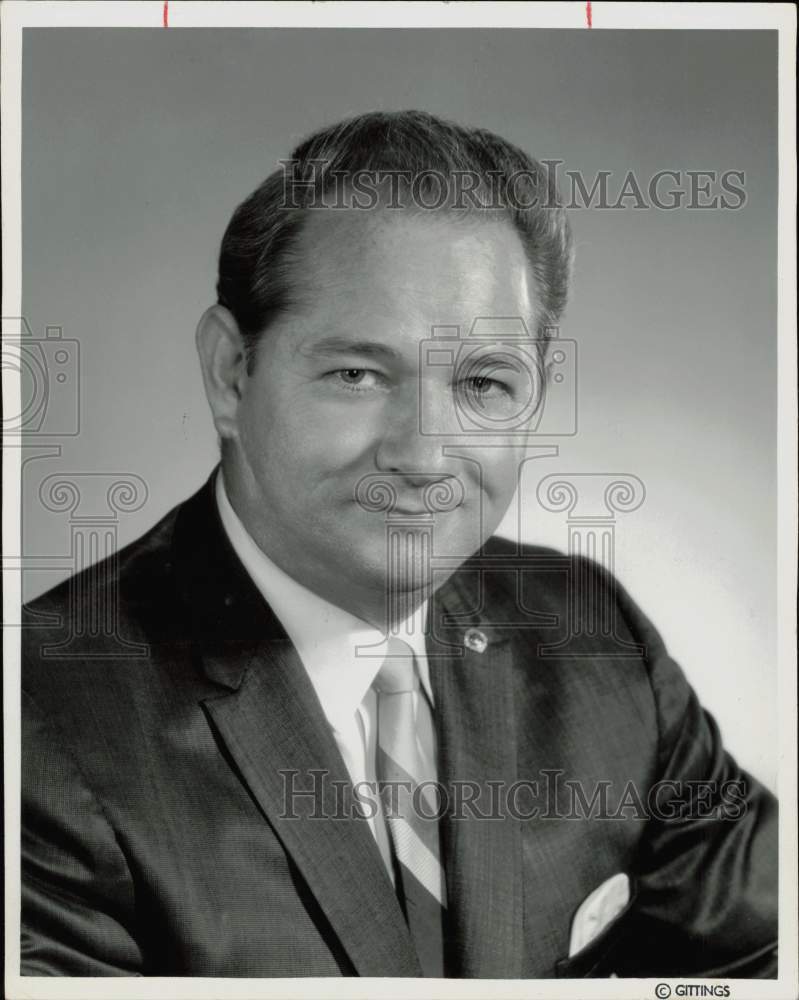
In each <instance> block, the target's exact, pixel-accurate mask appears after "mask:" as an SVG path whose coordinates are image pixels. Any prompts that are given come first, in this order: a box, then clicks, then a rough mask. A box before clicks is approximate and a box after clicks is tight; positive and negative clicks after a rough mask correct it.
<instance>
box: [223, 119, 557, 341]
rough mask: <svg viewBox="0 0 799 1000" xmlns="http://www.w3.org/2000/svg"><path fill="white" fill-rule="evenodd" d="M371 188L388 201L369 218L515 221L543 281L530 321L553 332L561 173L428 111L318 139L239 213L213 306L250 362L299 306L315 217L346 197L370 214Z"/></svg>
mask: <svg viewBox="0 0 799 1000" xmlns="http://www.w3.org/2000/svg"><path fill="white" fill-rule="evenodd" d="M365 180H366V181H376V184H375V185H374V186H373V188H372V190H373V192H375V191H379V192H380V194H379V201H378V199H377V198H376V197H375V195H374V193H373V195H372V201H373V202H374V201H378V204H376V205H375V204H371V205H370V206H369V207H379V208H382V209H387V210H388V211H389V212H390V211H392V210H394V211H396V210H410V211H418V212H425V211H434V212H436V213H442V212H446V213H451V214H456V215H459V216H466V215H468V216H475V215H476V216H478V217H479V216H480V215H481V214H482V215H484V216H485V217H486V218H487V219H488V218H490V219H492V220H493V221H496V219H497V218H498V217H499V218H506V219H508V220H509V221H510V222H511V223H512V224H513V226H514V227H515V229H516V231H517V232H518V234H519V237H520V238H521V242H522V245H523V246H524V249H525V252H526V255H527V259H528V261H529V263H530V268H531V272H532V274H533V277H534V281H535V291H536V299H537V304H538V312H537V315H536V316H535V317H527V318H526V319H527V321H528V322H529V321H532V322H533V323H534V324H535V325H536V327H537V328H538V330H539V331H542V330H543V331H545V330H546V328H547V327H551V326H555V325H556V324H557V322H558V320H559V318H560V316H561V314H562V312H563V309H564V307H565V305H566V298H567V294H568V287H569V278H570V272H571V257H572V247H571V234H570V229H569V223H568V220H567V217H566V211H565V209H564V208H563V207H562V204H561V203H560V199H559V196H558V192H557V189H556V185H555V179H554V176H553V172H552V171H550V170H548V169H546V168H545V167H544V166H543V165H542V164H541V163H539V162H538V161H537V160H535V159H533V157H531V156H528V154H527V153H525V152H524V151H523V150H521V149H520V148H519V147H518V146H515V145H513V144H512V143H510V142H508V141H507V140H506V139H503V138H502V137H501V136H498V135H495V134H494V133H493V132H489V131H488V130H486V129H478V128H466V127H464V126H461V125H457V124H455V123H453V122H449V121H445V120H444V119H441V118H437V117H435V116H434V115H431V114H428V113H427V112H423V111H396V112H369V113H367V114H363V115H359V116H358V117H356V118H351V119H348V120H347V121H343V122H339V123H338V124H335V125H331V126H329V127H328V128H325V129H322V130H321V131H319V132H316V133H314V134H313V135H312V136H310V137H309V138H308V139H306V140H305V141H304V142H302V143H301V144H300V145H299V146H298V147H297V148H296V149H295V150H294V152H293V153H292V155H291V158H290V159H289V160H288V161H285V162H284V163H283V165H282V166H281V167H280V168H279V169H278V170H276V171H275V172H274V173H272V174H270V175H269V177H267V178H266V180H265V181H264V182H263V183H262V184H261V185H260V187H258V188H257V189H256V190H255V191H254V192H253V193H252V194H251V195H250V196H249V197H248V198H247V199H246V200H245V201H243V202H242V203H241V204H240V205H239V206H238V208H237V209H236V211H235V212H234V213H233V217H232V219H231V220H230V223H229V224H228V227H227V230H226V231H225V235H224V237H223V239H222V246H221V250H220V255H219V277H218V282H217V296H218V301H219V303H220V304H221V305H223V306H225V307H226V308H228V309H229V310H230V311H231V313H232V314H233V316H234V317H235V319H236V322H237V323H238V325H239V328H240V330H241V332H242V335H243V337H244V339H245V343H246V345H247V350H248V356H249V357H250V359H252V357H253V356H254V349H255V346H256V344H257V341H258V338H259V337H260V335H261V334H262V333H263V332H264V331H265V330H266V329H267V328H268V326H269V324H270V322H271V321H272V320H273V319H274V318H275V317H276V316H278V315H280V314H281V313H283V312H285V311H286V310H289V309H291V307H292V306H293V305H296V304H297V300H296V299H295V295H294V289H293V286H292V281H291V275H292V268H293V267H295V266H300V267H301V266H302V262H301V261H300V260H299V253H298V246H297V244H298V237H299V235H300V232H301V230H302V226H303V223H304V221H305V219H306V218H307V214H308V212H309V211H313V210H316V209H319V208H322V209H324V208H329V209H330V210H332V211H335V210H336V209H337V208H341V207H345V206H344V205H342V204H341V201H340V199H341V195H342V191H343V190H346V191H347V192H348V197H349V198H350V202H348V203H347V205H349V204H352V205H354V207H361V208H363V207H364V205H365V204H368V202H364V201H363V199H362V198H359V197H358V196H357V191H358V190H359V187H358V185H359V183H360V184H361V185H363V184H364V181H365ZM442 185H443V187H442ZM387 186H388V187H389V188H390V189H391V192H392V193H391V194H390V196H389V197H390V199H394V200H393V201H392V200H389V199H388V198H387V197H386V195H385V191H386V188H387ZM361 189H362V188H361ZM442 190H444V194H445V196H444V197H443V198H442ZM332 206H335V207H332ZM543 335H546V334H545V333H544V334H543Z"/></svg>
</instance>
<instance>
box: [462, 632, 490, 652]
mask: <svg viewBox="0 0 799 1000" xmlns="http://www.w3.org/2000/svg"><path fill="white" fill-rule="evenodd" d="M463 645H464V646H465V647H466V648H467V649H471V651H472V652H473V653H484V652H485V648H486V646H487V645H488V639H486V636H485V632H481V631H480V629H479V628H467V629H466V634H465V635H464V637H463Z"/></svg>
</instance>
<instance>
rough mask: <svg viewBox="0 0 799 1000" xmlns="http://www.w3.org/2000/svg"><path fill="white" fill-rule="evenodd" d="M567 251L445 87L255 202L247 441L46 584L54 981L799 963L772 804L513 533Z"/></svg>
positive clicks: (582, 563)
mask: <svg viewBox="0 0 799 1000" xmlns="http://www.w3.org/2000/svg"><path fill="white" fill-rule="evenodd" d="M442 190H443V192H444V194H443V196H442ZM569 262H570V237H569V230H568V224H567V221H566V217H565V213H564V211H563V209H562V208H561V207H560V206H559V204H558V202H557V197H556V192H555V191H554V188H553V186H552V184H551V182H550V178H548V177H547V175H546V171H544V170H543V169H542V168H541V166H540V164H538V163H536V161H534V160H532V159H531V158H529V157H528V156H527V155H526V154H525V153H523V152H522V151H520V150H518V149H517V148H516V147H514V146H512V145H511V144H509V143H507V142H506V141H505V140H503V139H501V138H499V137H497V136H495V135H492V134H490V133H487V132H483V131H477V130H469V129H465V128H461V127H459V126H455V125H452V124H450V123H447V122H444V121H441V120H440V119H436V118H434V117H432V116H430V115H426V114H422V113H418V112H403V113H394V114H370V115H364V116H361V117H360V118H357V119H354V120H352V121H350V122H346V123H342V124H339V125H337V126H334V127H331V128H329V129H326V130H324V131H323V132H320V133H318V134H317V135H315V136H313V137H312V138H311V139H309V140H308V141H307V142H305V143H304V144H303V145H302V146H300V147H299V148H298V149H297V150H296V151H295V153H294V157H293V161H292V163H291V165H290V170H288V171H286V170H282V171H279V172H277V173H276V174H274V175H272V176H270V177H269V178H267V180H266V181H265V182H264V184H263V185H262V186H261V187H260V188H259V189H258V190H257V191H256V192H255V193H254V194H253V195H251V196H250V197H249V198H248V199H247V200H246V201H245V202H244V203H243V204H242V205H241V206H239V208H238V209H237V210H236V213H235V214H234V216H233V219H232V220H231V223H230V225H229V227H228V230H227V232H226V234H225V237H224V239H223V243H222V251H221V254H220V269H219V283H218V302H217V304H216V305H214V306H213V307H211V308H210V309H209V310H208V311H207V312H206V313H205V315H204V316H203V318H202V319H201V321H200V325H199V328H198V333H197V344H198V350H199V355H200V360H201V365H202V372H203V378H204V382H205V387H206V393H207V396H208V400H209V403H210V407H211V411H212V414H213V419H214V424H215V427H216V430H217V433H218V435H219V438H220V442H221V451H222V460H221V464H220V467H219V468H218V469H217V470H214V472H213V473H212V474H211V477H210V478H209V480H208V482H207V483H206V484H205V486H204V487H202V488H201V489H200V490H199V492H198V493H196V494H195V496H193V497H192V498H191V499H189V500H188V501H186V502H185V503H183V504H181V505H180V506H179V507H177V508H176V509H175V510H173V511H172V512H170V513H169V514H167V516H166V517H165V518H164V519H163V520H162V521H161V522H160V523H159V524H157V525H156V526H155V527H154V528H153V529H152V530H151V531H150V532H148V533H147V534H146V535H145V536H144V537H143V538H141V539H139V540H138V541H137V542H135V543H133V544H132V545H130V546H128V547H127V548H126V549H124V550H123V551H122V552H120V553H119V554H118V555H117V556H116V557H115V558H114V559H112V560H109V561H107V562H105V563H102V564H100V565H98V566H96V567H93V568H91V569H90V570H88V571H86V572H85V573H84V574H82V575H81V576H78V577H75V578H73V579H72V580H71V581H68V583H67V584H64V585H62V586H60V587H57V588H56V589H55V590H53V591H51V592H50V593H49V594H47V595H45V596H44V597H42V598H40V599H38V600H37V601H35V602H34V603H33V604H32V606H31V607H30V608H29V609H28V612H27V625H28V628H27V629H26V632H25V636H24V647H25V648H24V654H23V723H24V737H23V842H22V851H23V912H22V971H23V973H25V974H29V975H89V976H98V975H121V976H125V975H195V976H252V977H261V976H264V977H274V976H336V975H346V976H352V975H361V976H423V975H424V976H461V977H491V978H504V977H510V978H517V977H518V978H523V977H551V976H555V975H558V976H567V977H568V976H608V975H613V974H615V975H619V976H661V977H662V976H667V975H681V976H700V975H730V976H733V975H734V976H764V977H768V976H774V975H775V974H776V833H775V831H776V806H775V803H774V801H773V798H772V797H771V796H770V795H769V794H768V793H767V792H766V791H765V790H764V789H763V788H762V787H761V786H760V785H759V784H758V783H757V782H756V781H755V780H754V779H753V778H751V777H750V776H749V775H747V774H745V773H744V772H742V771H741V770H740V769H739V768H738V767H737V765H736V764H735V762H734V761H733V760H732V759H731V758H730V757H729V756H728V755H727V754H726V753H725V752H724V750H723V748H722V746H721V742H720V739H719V733H718V730H717V728H716V726H715V724H714V723H713V720H712V718H711V717H710V716H709V715H707V714H706V713H705V712H704V711H703V710H702V708H701V707H700V705H699V704H698V702H697V699H696V697H695V695H694V693H693V692H692V690H691V688H690V686H689V684H688V683H687V681H686V679H685V677H684V675H683V674H682V672H681V670H680V668H679V667H678V666H677V665H676V664H675V663H674V662H673V661H672V660H671V659H670V658H669V656H668V654H667V652H666V650H665V647H664V645H663V642H662V640H661V639H660V637H659V636H658V634H657V632H656V631H655V630H654V628H653V627H652V625H651V624H650V623H649V622H648V621H647V619H646V618H645V617H644V615H643V614H642V612H641V611H640V610H639V609H638V608H637V607H636V606H635V604H634V603H633V602H632V601H631V600H630V598H629V597H628V596H627V595H626V594H625V593H624V591H623V590H622V588H621V587H620V586H619V585H618V584H617V583H616V581H615V580H614V579H613V578H612V577H611V576H610V575H609V574H607V573H606V572H605V571H603V570H602V569H601V568H600V567H598V566H597V565H595V564H593V563H590V562H588V561H587V560H584V559H578V558H569V557H566V556H562V555H559V554H557V553H554V552H552V551H549V550H544V549H537V548H533V547H526V546H522V547H517V546H516V545H514V544H512V543H510V542H507V541H504V540H502V539H498V538H495V537H494V531H495V529H496V527H497V525H498V524H499V522H500V520H501V518H502V517H503V515H504V513H505V511H506V509H507V507H508V505H509V503H510V501H511V499H512V497H513V494H514V492H515V489H516V485H517V475H518V469H519V466H520V461H521V460H522V457H523V456H524V454H525V447H526V445H527V444H528V443H529V441H528V439H527V438H526V437H525V435H524V434H523V433H520V431H523V430H524V428H525V427H529V426H532V423H533V422H534V418H535V414H536V413H537V412H538V411H539V409H540V407H541V406H542V405H543V402H542V400H543V397H544V378H545V375H544V372H545V369H546V364H547V358H548V354H547V351H548V331H549V332H550V333H551V329H552V326H553V325H554V324H555V323H556V322H557V320H558V318H559V316H560V314H561V311H562V309H563V306H564V303H565V296H566V290H567V285H568V275H569ZM476 320H479V323H476ZM519 324H521V327H520V326H519ZM442 327H444V328H446V330H448V331H449V333H448V335H447V336H449V338H450V340H452V339H453V338H457V337H459V336H460V335H461V331H478V335H475V339H474V340H473V341H471V342H469V344H468V345H467V347H468V350H466V351H465V352H461V353H459V352H458V351H457V350H450V351H449V354H447V352H446V351H443V352H442V351H441V350H439V348H441V344H442V341H441V339H440V331H441V328H442ZM511 329H512V330H513V331H516V332H515V333H514V334H513V336H511V335H509V330H511ZM519 329H522V330H523V331H526V330H528V329H532V330H533V334H526V333H524V334H523V335H521V336H518V331H519ZM431 331H432V332H434V333H436V331H438V334H439V340H437V341H436V340H435V337H433V338H432V347H431ZM454 331H457V332H454ZM514 337H516V339H514ZM444 339H445V340H446V337H445V338H444ZM450 346H451V345H450ZM475 428H477V430H479V433H476V432H475ZM98 608H102V609H106V611H107V612H108V615H107V616H106V619H105V621H106V622H107V621H108V620H109V618H110V619H113V628H110V629H109V628H107V627H97V628H87V627H85V626H86V622H92V621H95V620H96V619H97V616H98ZM589 621H590V622H591V623H592V624H591V627H587V628H583V627H582V626H583V625H584V624H586V623H587V622H589ZM597 622H602V623H606V624H608V626H609V627H594V626H595V625H596V623H597ZM371 792H374V794H373V795H371V794H370V793H371ZM387 793H388V794H387Z"/></svg>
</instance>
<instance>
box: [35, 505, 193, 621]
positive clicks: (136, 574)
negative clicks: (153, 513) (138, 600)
mask: <svg viewBox="0 0 799 1000" xmlns="http://www.w3.org/2000/svg"><path fill="white" fill-rule="evenodd" d="M181 506H182V505H178V506H176V507H174V508H173V509H172V510H170V511H169V512H168V513H167V514H165V515H164V517H162V518H161V520H159V521H158V522H157V523H156V524H155V525H153V527H151V528H150V529H148V530H147V531H146V532H145V533H144V534H143V535H140V536H139V537H138V538H136V539H134V540H133V541H132V542H130V543H129V544H127V545H125V546H124V547H123V548H121V549H120V550H119V551H117V552H113V553H111V554H110V555H109V556H107V557H106V558H105V559H102V560H100V561H98V562H96V563H93V564H92V565H90V566H87V567H86V568H85V569H83V570H81V571H80V572H78V573H75V574H73V575H72V576H70V577H68V578H67V579H66V580H63V581H62V582H61V583H59V584H56V585H55V586H54V587H52V588H51V589H50V590H48V591H46V592H45V593H44V594H41V595H40V596H38V597H36V598H34V599H33V600H31V601H28V602H27V603H26V604H25V605H24V606H23V609H22V611H23V621H24V623H25V624H26V625H28V626H33V625H40V626H42V627H44V623H45V622H46V621H47V620H49V619H50V618H51V617H52V616H53V615H54V614H62V613H65V612H70V613H73V614H74V615H76V616H77V618H78V619H80V620H82V619H83V618H84V616H89V617H91V615H92V612H93V611H95V610H98V609H99V607H100V606H101V604H103V603H105V602H106V601H107V600H108V592H110V593H113V594H114V595H115V597H116V598H117V599H118V598H119V597H120V596H122V595H123V594H124V597H125V598H126V599H130V598H132V597H135V596H136V595H137V594H139V595H140V596H142V597H144V595H147V594H149V595H151V596H152V594H153V588H155V589H157V588H158V587H159V586H160V585H161V584H162V583H163V580H164V577H165V576H166V575H167V574H168V572H169V569H170V566H169V553H170V550H171V547H172V539H173V535H174V529H175V522H176V520H177V516H178V513H179V511H180V507H181ZM101 591H102V592H103V594H104V596H103V598H102V600H101V598H100V592H101Z"/></svg>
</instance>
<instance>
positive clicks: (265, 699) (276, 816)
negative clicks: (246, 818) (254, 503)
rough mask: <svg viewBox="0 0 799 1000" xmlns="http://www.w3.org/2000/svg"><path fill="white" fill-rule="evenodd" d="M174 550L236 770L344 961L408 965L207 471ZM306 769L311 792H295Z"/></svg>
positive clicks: (403, 969) (380, 873)
mask: <svg viewBox="0 0 799 1000" xmlns="http://www.w3.org/2000/svg"><path fill="white" fill-rule="evenodd" d="M174 551H175V554H176V560H177V562H178V564H179V566H180V580H181V581H182V586H183V589H184V596H185V599H186V600H187V601H188V612H187V613H188V614H189V615H190V617H192V618H193V620H194V635H195V648H196V652H197V654H198V655H199V658H200V661H201V663H202V666H203V669H204V672H205V674H206V676H207V677H208V678H209V679H210V680H212V681H213V682H214V683H215V684H216V685H218V686H219V687H218V690H219V689H224V690H220V693H218V694H215V695H212V696H210V697H207V698H205V699H204V700H203V704H204V707H205V710H206V711H207V713H208V715H209V717H210V719H211V720H212V725H213V726H214V727H215V729H216V730H217V732H218V734H219V737H220V739H221V740H222V741H223V743H224V744H225V746H226V748H227V750H228V751H229V753H230V755H231V757H232V759H233V761H234V762H235V764H236V767H237V768H238V770H239V773H240V775H241V778H242V780H243V781H244V783H245V784H246V786H247V787H248V789H249V791H250V793H251V794H252V796H253V798H254V799H255V801H256V802H257V803H258V806H259V807H260V809H261V810H262V812H263V814H264V816H265V817H266V819H267V820H268V821H269V823H270V824H271V826H272V828H273V830H274V831H275V833H276V834H277V836H278V837H279V838H280V840H281V842H282V844H283V846H284V848H285V850H286V851H287V853H288V854H289V855H290V856H291V858H292V860H293V861H294V863H295V864H296V866H297V868H298V870H299V872H300V873H301V875H302V877H303V879H304V880H305V882H306V883H307V885H308V887H309V889H310V892H311V893H312V894H313V896H314V897H315V899H316V901H317V902H318V904H319V906H320V908H321V909H322V911H323V912H324V914H325V916H326V917H327V919H328V921H329V923H330V926H331V927H332V929H333V931H334V933H335V934H336V936H337V937H338V940H339V942H340V943H341V946H342V948H343V949H344V950H345V952H346V953H347V955H348V957H349V959H350V961H351V962H352V964H353V966H354V968H355V970H356V972H357V973H358V974H359V975H362V976H418V975H420V969H419V965H418V960H417V958H416V953H415V951H414V948H413V943H412V941H411V937H410V934H409V932H408V927H407V924H406V923H405V920H404V918H403V915H402V911H401V909H400V906H399V903H398V900H397V897H396V894H395V892H394V889H393V886H392V884H391V880H390V879H389V877H388V874H387V873H386V870H385V867H384V865H383V862H382V859H381V857H380V853H379V851H378V849H377V845H376V844H375V841H374V838H373V836H372V833H371V831H370V830H369V827H368V824H367V822H366V821H365V820H364V819H362V818H360V817H358V816H357V815H353V813H352V811H351V810H350V809H349V805H350V803H349V801H348V800H346V799H345V798H344V796H343V793H342V790H343V789H345V788H346V787H348V786H349V785H350V777H349V774H348V772H347V769H346V766H345V764H344V762H343V760H342V758H341V754H340V753H339V750H338V747H337V746H336V743H335V740H334V739H333V736H332V734H331V732H330V727H329V723H328V721H327V719H326V717H325V715H324V712H323V711H322V707H321V705H320V704H319V701H318V698H317V697H316V693H315V691H314V689H313V685H312V684H311V682H310V679H309V678H308V676H307V674H306V672H305V669H304V668H303V665H302V663H301V661H300V659H299V656H298V654H297V652H296V650H295V649H294V647H293V645H292V644H291V642H290V640H289V639H288V637H287V635H286V634H285V631H284V630H283V628H282V626H281V625H280V623H279V622H278V621H277V619H276V617H275V616H274V614H273V613H272V612H271V609H269V607H268V606H267V605H266V603H265V602H264V601H263V599H262V598H261V595H260V594H259V593H258V591H257V589H256V588H255V586H254V584H252V582H251V581H250V579H249V577H248V576H247V574H246V572H245V571H244V569H243V567H242V566H241V564H240V563H239V562H238V559H237V558H236V557H235V554H234V553H233V551H232V549H231V548H230V545H229V543H228V542H227V538H226V536H225V535H224V530H223V528H222V526H221V524H220V523H219V519H218V514H217V512H216V505H215V503H214V499H213V491H212V486H211V483H210V482H209V484H207V485H206V488H205V490H204V491H203V492H202V493H201V494H198V495H197V496H196V497H195V498H193V499H192V500H191V501H189V503H188V504H187V505H186V506H185V507H184V509H183V510H182V511H181V515H180V517H179V520H178V523H177V525H176V529H175V542H174ZM313 772H316V774H315V775H314V773H313ZM314 781H315V795H314V796H307V795H305V796H304V795H301V794H296V792H297V791H298V790H301V789H303V788H305V789H308V788H309V787H311V784H312V782H314ZM292 789H294V791H295V794H294V795H292V794H291V790H292ZM320 814H321V816H322V817H323V818H319V816H320ZM328 817H332V818H328Z"/></svg>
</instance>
